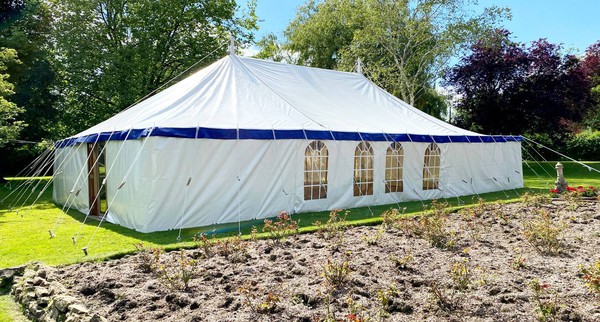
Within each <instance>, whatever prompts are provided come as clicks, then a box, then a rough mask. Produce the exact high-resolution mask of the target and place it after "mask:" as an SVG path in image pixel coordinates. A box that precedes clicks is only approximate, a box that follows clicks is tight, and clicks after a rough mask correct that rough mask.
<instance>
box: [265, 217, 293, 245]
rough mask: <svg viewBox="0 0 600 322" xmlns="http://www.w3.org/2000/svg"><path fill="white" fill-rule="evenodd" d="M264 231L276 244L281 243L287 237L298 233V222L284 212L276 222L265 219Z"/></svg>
mask: <svg viewBox="0 0 600 322" xmlns="http://www.w3.org/2000/svg"><path fill="white" fill-rule="evenodd" d="M262 231H263V232H266V233H268V234H269V237H270V238H271V239H272V240H273V241H274V242H275V243H279V242H280V241H282V240H283V239H285V237H287V236H289V235H291V234H294V233H297V232H298V222H297V221H295V220H293V219H292V216H290V215H289V214H288V213H287V212H285V211H282V212H280V213H279V215H278V216H277V218H275V220H271V219H265V222H264V226H263V228H262Z"/></svg>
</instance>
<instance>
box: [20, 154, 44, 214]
mask: <svg viewBox="0 0 600 322" xmlns="http://www.w3.org/2000/svg"><path fill="white" fill-rule="evenodd" d="M52 158H53V156H52V153H48V154H47V155H46V157H45V158H44V159H43V160H41V161H40V162H41V163H40V164H39V165H38V166H37V168H36V169H35V170H34V171H33V173H32V174H31V177H29V178H28V179H27V180H25V182H23V184H22V185H21V186H20V187H19V189H17V190H14V191H13V192H17V195H16V199H13V200H12V202H11V203H10V204H9V208H10V209H11V210H12V209H13V208H14V207H15V206H17V205H18V204H19V203H20V202H21V198H23V197H24V196H25V194H26V193H27V191H28V190H29V187H30V186H32V185H33V183H34V182H35V181H36V180H40V179H39V178H38V179H35V178H37V177H39V176H40V175H41V173H42V172H43V171H44V168H45V167H47V166H48V162H51V161H49V160H51V159H52ZM32 189H35V187H32ZM11 194H12V193H11Z"/></svg>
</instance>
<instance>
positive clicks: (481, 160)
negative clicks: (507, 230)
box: [448, 135, 484, 200]
mask: <svg viewBox="0 0 600 322" xmlns="http://www.w3.org/2000/svg"><path fill="white" fill-rule="evenodd" d="M465 137H466V138H467V142H469V145H473V142H471V139H469V136H468V135H465ZM448 138H450V136H448ZM454 150H455V151H456V148H455V149H454ZM475 154H476V155H477V156H478V157H479V162H480V164H481V165H482V166H483V162H484V160H483V157H482V156H481V154H480V153H479V149H475ZM469 174H470V178H469V179H470V181H471V182H470V184H469V181H466V180H465V179H461V180H462V182H464V183H465V184H468V185H470V186H471V189H472V190H473V193H474V194H475V195H476V196H477V200H479V199H481V196H480V195H479V193H478V192H477V189H475V185H474V184H473V173H472V172H471V171H469Z"/></svg>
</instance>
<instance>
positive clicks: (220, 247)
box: [214, 236, 248, 263]
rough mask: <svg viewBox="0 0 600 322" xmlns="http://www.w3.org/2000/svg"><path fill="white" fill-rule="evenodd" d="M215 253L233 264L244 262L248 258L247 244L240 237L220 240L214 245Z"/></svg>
mask: <svg viewBox="0 0 600 322" xmlns="http://www.w3.org/2000/svg"><path fill="white" fill-rule="evenodd" d="M214 248H215V252H216V253H217V254H219V255H221V256H224V257H226V258H227V259H229V260H230V261H232V262H234V263H239V262H244V261H246V259H247V258H248V244H247V243H246V242H244V240H242V237H240V236H234V237H230V238H225V239H220V240H218V241H217V242H215V244H214Z"/></svg>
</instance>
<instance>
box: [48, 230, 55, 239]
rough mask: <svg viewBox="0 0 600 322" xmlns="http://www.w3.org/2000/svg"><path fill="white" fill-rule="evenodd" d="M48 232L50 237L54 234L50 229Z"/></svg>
mask: <svg viewBox="0 0 600 322" xmlns="http://www.w3.org/2000/svg"><path fill="white" fill-rule="evenodd" d="M48 233H49V234H50V239H52V238H54V234H53V233H52V230H50V229H48Z"/></svg>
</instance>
